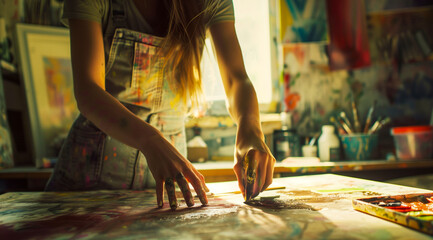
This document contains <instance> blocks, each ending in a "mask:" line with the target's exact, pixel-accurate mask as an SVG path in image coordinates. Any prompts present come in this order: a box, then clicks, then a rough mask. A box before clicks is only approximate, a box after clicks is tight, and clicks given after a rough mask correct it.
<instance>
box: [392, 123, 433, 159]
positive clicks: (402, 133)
mask: <svg viewBox="0 0 433 240" xmlns="http://www.w3.org/2000/svg"><path fill="white" fill-rule="evenodd" d="M391 135H392V136H393V137H394V143H395V148H396V149H395V150H396V154H397V158H398V159H400V160H417V159H418V160H420V159H432V157H433V126H408V127H395V128H392V129H391Z"/></svg>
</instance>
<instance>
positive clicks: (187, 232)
mask: <svg viewBox="0 0 433 240" xmlns="http://www.w3.org/2000/svg"><path fill="white" fill-rule="evenodd" d="M273 186H284V187H285V189H276V190H272V191H268V192H266V195H268V194H269V195H278V196H279V198H276V199H274V200H273V201H258V202H254V203H250V204H248V205H247V204H244V203H243V199H242V195H241V194H239V193H235V191H236V190H237V183H236V182H225V183H215V184H208V187H209V188H210V189H211V191H212V192H214V193H213V195H210V196H209V205H207V206H200V205H197V204H198V203H199V201H198V200H197V201H196V206H194V207H192V208H187V207H186V204H185V202H183V201H180V207H179V208H178V210H176V211H171V210H170V209H169V207H168V205H167V204H165V206H164V208H163V209H158V208H156V197H155V194H154V191H152V190H146V191H93V192H26V193H22V192H15V193H6V194H3V195H0V236H2V239H71V238H72V239H95V238H96V239H318V238H320V239H393V240H395V239H430V236H429V235H427V234H423V233H420V232H418V231H414V230H411V229H409V228H405V227H403V226H401V225H398V224H395V223H392V222H389V221H386V220H383V219H380V218H377V217H374V216H370V215H368V214H364V213H362V212H359V211H356V210H354V209H353V207H352V200H353V199H360V198H366V197H373V196H382V195H397V194H408V193H422V192H425V190H423V189H416V188H409V187H403V186H398V185H392V184H386V183H380V182H374V181H367V180H362V179H357V178H350V177H344V176H338V175H333V174H321V175H314V176H300V177H290V178H280V179H274V183H273ZM179 200H180V198H179Z"/></svg>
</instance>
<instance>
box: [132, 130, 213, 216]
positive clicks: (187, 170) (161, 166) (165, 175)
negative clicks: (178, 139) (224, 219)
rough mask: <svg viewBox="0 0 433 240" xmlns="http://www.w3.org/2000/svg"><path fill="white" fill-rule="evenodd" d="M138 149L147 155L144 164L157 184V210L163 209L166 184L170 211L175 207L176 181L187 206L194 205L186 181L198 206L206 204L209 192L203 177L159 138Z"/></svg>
mask: <svg viewBox="0 0 433 240" xmlns="http://www.w3.org/2000/svg"><path fill="white" fill-rule="evenodd" d="M140 150H141V152H143V154H144V155H145V156H146V160H147V164H148V166H149V169H150V171H151V172H152V175H153V177H154V178H155V181H156V198H157V202H158V207H162V206H163V203H164V201H163V199H164V185H165V189H166V191H167V195H168V201H169V204H170V208H171V209H173V210H174V209H176V208H177V200H176V191H175V185H174V182H177V185H178V186H179V188H180V190H181V191H182V194H183V197H184V199H185V202H186V204H187V205H188V207H191V206H193V205H194V197H193V196H192V194H191V191H190V188H189V185H188V182H190V183H191V185H192V186H193V187H194V189H195V192H196V193H197V196H198V197H199V199H200V202H201V204H203V205H206V204H207V203H208V201H207V197H206V191H209V189H208V188H207V186H206V184H205V181H204V177H203V175H202V174H201V173H199V172H198V171H197V169H195V167H194V166H193V165H192V164H191V162H190V161H188V160H187V159H186V158H185V157H183V156H182V155H181V154H180V153H179V151H177V149H176V148H175V147H174V146H173V145H172V144H170V142H168V141H167V140H166V139H165V138H164V137H163V136H162V135H160V134H156V135H154V136H151V137H150V138H149V139H148V141H147V144H146V146H144V147H142V149H140Z"/></svg>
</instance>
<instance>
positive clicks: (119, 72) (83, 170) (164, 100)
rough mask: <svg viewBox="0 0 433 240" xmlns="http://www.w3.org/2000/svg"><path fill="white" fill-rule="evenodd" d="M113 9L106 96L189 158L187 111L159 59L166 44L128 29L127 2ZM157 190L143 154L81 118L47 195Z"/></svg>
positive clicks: (108, 37)
mask: <svg viewBox="0 0 433 240" xmlns="http://www.w3.org/2000/svg"><path fill="white" fill-rule="evenodd" d="M111 9H112V11H111V15H110V20H109V21H110V22H111V23H112V24H110V23H109V24H108V27H107V29H106V31H104V32H105V33H104V45H105V46H106V47H107V46H108V47H110V50H109V51H106V52H109V55H108V56H105V57H106V63H107V64H106V91H107V92H109V93H110V94H111V95H113V96H114V97H115V98H117V99H118V100H119V101H120V102H121V103H122V104H123V105H124V106H125V107H127V108H128V109H129V110H131V111H132V112H133V113H134V114H136V115H137V116H139V117H140V118H142V119H143V120H146V121H147V122H148V123H149V124H150V125H152V126H153V127H155V128H156V129H158V130H159V131H161V133H162V134H163V135H164V137H165V138H166V139H167V140H168V141H169V142H171V143H172V144H173V145H174V146H175V147H176V148H177V150H178V151H179V152H180V153H181V154H182V155H183V156H186V138H185V125H184V116H185V106H184V104H183V101H182V100H180V99H179V98H178V97H177V95H176V94H175V93H174V92H173V91H172V89H171V87H170V84H169V81H168V78H169V77H170V76H171V74H170V72H169V71H170V69H171V68H170V67H168V68H167V69H168V70H166V71H163V69H162V66H163V63H164V60H163V59H162V58H161V57H154V56H155V53H156V51H157V49H158V48H159V46H160V44H161V42H162V40H163V39H162V38H160V37H156V36H152V35H149V34H144V33H140V32H136V31H132V30H128V29H126V28H125V27H126V26H125V25H126V24H125V16H124V7H123V1H122V0H112V8H111ZM111 39H112V40H111ZM101 107H103V106H101ZM153 187H155V180H154V178H153V176H152V174H151V172H150V170H149V168H148V167H147V162H146V158H145V156H144V155H143V154H142V153H141V152H140V151H138V150H137V149H134V148H131V147H129V146H127V145H125V144H123V143H121V142H119V141H117V140H116V139H113V138H111V137H110V136H108V135H106V134H105V133H104V132H102V131H101V130H99V129H98V128H97V127H96V126H95V125H94V124H93V123H91V122H90V121H89V120H87V119H86V118H85V117H84V116H83V115H79V116H78V118H77V119H76V120H75V122H74V124H73V125H72V127H71V129H70V131H69V134H68V136H67V138H66V140H65V143H64V145H63V147H62V149H61V151H60V154H59V160H58V162H57V164H56V166H55V169H54V172H53V175H52V176H51V178H50V180H49V182H48V183H47V185H46V187H45V190H46V191H73V190H94V189H137V190H138V189H144V188H153Z"/></svg>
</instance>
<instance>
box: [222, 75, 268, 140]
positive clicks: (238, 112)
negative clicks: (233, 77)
mask: <svg viewBox="0 0 433 240" xmlns="http://www.w3.org/2000/svg"><path fill="white" fill-rule="evenodd" d="M227 98H228V104H229V106H228V109H229V113H230V115H231V117H232V118H233V120H234V121H235V122H236V124H237V126H238V127H240V128H244V129H245V130H246V131H251V132H253V133H255V134H256V135H260V136H262V135H263V134H262V130H261V124H260V112H259V104H258V101H257V95H256V91H255V89H254V86H253V84H252V83H251V81H250V80H249V79H248V78H245V80H237V81H232V84H231V86H230V87H229V89H228V91H227Z"/></svg>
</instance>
